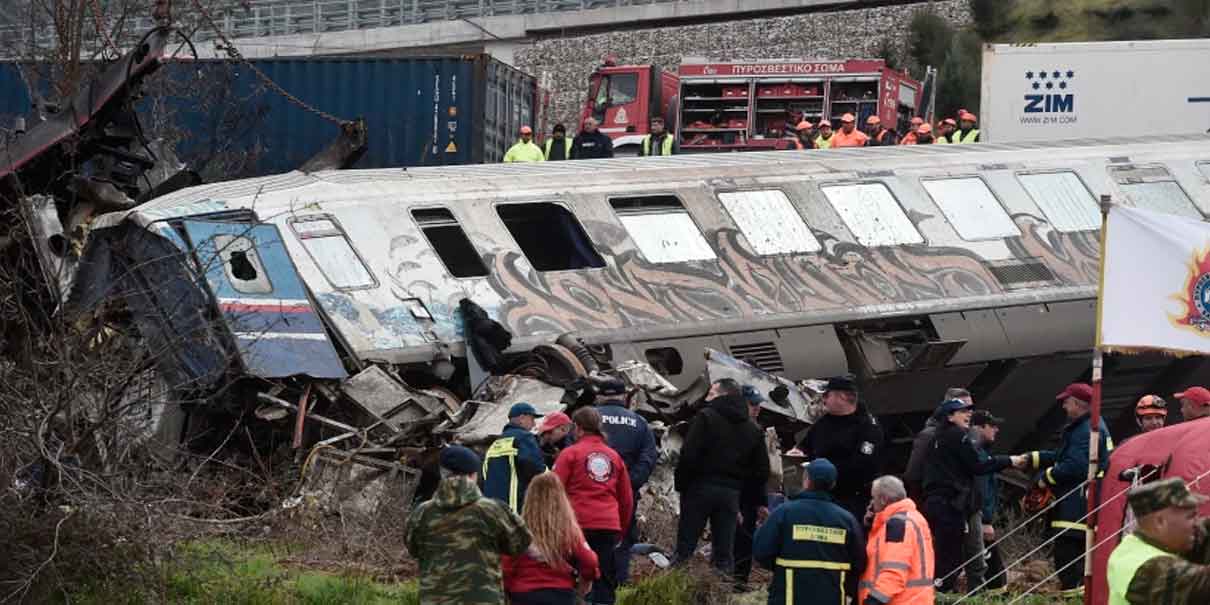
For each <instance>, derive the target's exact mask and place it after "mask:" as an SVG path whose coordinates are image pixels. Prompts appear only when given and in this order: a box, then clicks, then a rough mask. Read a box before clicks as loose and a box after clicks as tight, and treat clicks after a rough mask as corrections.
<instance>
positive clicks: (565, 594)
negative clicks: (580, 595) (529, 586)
mask: <svg viewBox="0 0 1210 605" xmlns="http://www.w3.org/2000/svg"><path fill="white" fill-rule="evenodd" d="M508 603H509V605H576V591H574V590H563V589H559V588H543V589H542V590H531V591H530V592H510V593H508Z"/></svg>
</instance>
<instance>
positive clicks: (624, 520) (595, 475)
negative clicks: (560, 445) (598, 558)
mask: <svg viewBox="0 0 1210 605" xmlns="http://www.w3.org/2000/svg"><path fill="white" fill-rule="evenodd" d="M555 474H556V475H558V476H559V479H562V480H563V487H564V488H566V489H567V497H568V498H569V499H570V500H571V507H572V509H574V510H575V511H576V519H577V520H578V521H579V522H580V527H581V528H583V529H584V530H585V531H588V530H593V529H595V530H606V531H617V532H620V531H622V530H623V529H624V528H626V527H629V526H630V516H631V515H632V514H634V494H633V493H632V492H631V491H630V476H629V475H628V474H627V473H626V464H625V463H624V462H622V457H621V456H619V455H618V453H617V452H615V451H613V448H611V447H609V445H607V444H606V443H605V439H603V438H601V437H600V436H598V435H584V436H583V437H581V438H580V440H579V441H576V442H575V444H574V445H572V446H571V447H569V448H567V449H565V450H563V451H562V452H559V457H558V458H555Z"/></svg>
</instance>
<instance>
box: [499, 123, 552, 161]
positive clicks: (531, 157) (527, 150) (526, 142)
mask: <svg viewBox="0 0 1210 605" xmlns="http://www.w3.org/2000/svg"><path fill="white" fill-rule="evenodd" d="M533 138H534V129H532V128H530V127H529V126H522V127H521V140H520V141H517V142H516V144H514V145H513V146H512V147H509V148H508V151H507V152H505V153H504V161H505V162H541V161H543V160H544V159H545V156H543V155H542V149H541V148H539V147H538V146H537V145H535V144H534V141H533Z"/></svg>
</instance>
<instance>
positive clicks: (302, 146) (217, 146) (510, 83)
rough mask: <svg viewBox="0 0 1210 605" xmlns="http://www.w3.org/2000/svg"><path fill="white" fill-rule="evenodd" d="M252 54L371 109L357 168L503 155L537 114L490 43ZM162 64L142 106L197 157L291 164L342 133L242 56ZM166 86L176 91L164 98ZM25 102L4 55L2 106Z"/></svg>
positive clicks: (310, 86) (264, 64)
mask: <svg viewBox="0 0 1210 605" xmlns="http://www.w3.org/2000/svg"><path fill="white" fill-rule="evenodd" d="M252 63H253V64H254V65H255V66H256V67H257V68H258V69H259V70H260V71H262V72H263V73H264V74H265V75H266V76H268V77H269V78H270V79H272V80H273V81H274V82H275V83H276V84H277V85H279V86H281V88H283V89H285V90H286V91H287V92H289V93H290V94H291V95H293V96H295V97H297V98H298V99H299V100H301V101H303V102H305V103H307V104H309V105H311V106H314V107H316V108H318V109H320V110H322V111H324V112H327V113H329V114H332V115H334V116H337V117H340V118H343V119H353V118H357V117H361V118H364V119H365V120H366V125H367V129H368V133H369V145H368V149H367V151H366V154H365V156H364V157H363V158H362V159H361V160H360V161H359V162H358V163H357V164H356V167H357V168H387V167H399V166H424V165H446V164H474V163H481V162H499V161H500V160H501V159H502V158H503V157H504V152H505V151H506V150H507V149H508V147H509V146H510V145H512V143H513V142H514V141H515V140H516V137H517V134H516V133H517V132H518V130H519V129H520V128H521V126H523V125H530V126H534V127H537V126H538V124H535V123H534V119H535V118H534V116H535V111H534V108H535V106H536V103H535V101H536V95H537V87H536V85H535V82H534V79H533V78H532V77H530V76H528V75H526V74H524V73H522V72H520V71H518V70H516V69H514V68H512V67H510V66H508V65H506V64H504V63H501V62H499V61H496V60H494V59H492V58H491V57H490V56H488V55H468V56H459V57H432V58H427V57H406V58H381V59H380V58H302V59H263V60H255V61H253V62H252ZM161 71H162V72H163V73H162V74H156V76H154V77H153V78H152V79H149V80H148V82H147V86H146V89H147V90H146V92H147V97H148V98H147V99H144V100H143V101H141V102H140V103H139V105H138V108H139V113H140V116H141V119H142V121H143V123H144V126H145V128H149V129H154V128H156V127H158V126H160V125H162V124H163V123H165V122H166V121H167V122H171V123H172V124H173V125H174V126H175V132H176V136H170V137H169V138H170V140H176V142H177V149H178V152H179V153H180V155H181V157H182V159H183V160H185V161H186V162H187V163H189V164H190V165H194V166H197V164H199V163H203V162H202V161H201V160H200V159H199V158H203V157H210V156H212V155H213V154H214V153H215V152H216V150H231V151H251V152H253V154H254V157H252V158H251V159H250V160H248V162H247V163H246V165H244V166H243V167H242V168H241V169H240V170H239V172H240V174H229V175H225V176H227V177H229V178H233V177H237V176H254V175H262V174H272V173H277V172H285V171H289V170H292V169H294V168H297V167H298V166H299V165H301V164H302V163H303V162H305V161H306V160H307V159H309V158H310V157H311V156H313V155H315V154H316V153H318V152H319V151H321V150H323V149H324V148H325V147H326V146H327V145H328V144H329V143H331V142H332V140H333V139H335V138H336V136H337V135H338V133H339V132H338V129H337V127H336V126H335V125H334V124H332V123H330V122H328V121H326V120H324V119H323V118H321V117H319V116H317V115H315V114H314V113H312V112H310V111H307V110H305V109H303V108H302V107H300V106H298V105H296V104H295V103H292V102H291V101H290V100H288V99H286V98H285V97H283V96H281V95H280V94H277V93H276V92H274V91H272V90H271V89H269V88H268V87H266V85H265V83H264V82H263V81H262V80H261V79H260V77H258V76H257V74H255V73H254V72H253V70H251V69H248V67H247V66H246V65H243V64H241V63H237V62H225V61H201V62H192V63H189V62H181V63H172V64H169V65H167V66H165V67H164V68H162V70H161ZM164 90H172V91H173V92H172V93H171V94H166V95H165V96H164V97H162V98H158V97H157V96H156V95H157V91H164ZM29 107H30V102H29V98H28V94H27V91H26V89H25V86H24V84H23V83H22V80H21V78H20V76H19V74H18V73H17V70H16V69H15V67H14V66H13V65H12V64H7V65H3V66H0V115H6V116H13V115H23V114H26V113H28V111H29ZM153 110H154V111H155V112H158V113H157V114H156V115H155V116H152V115H151V113H150V112H152V111H153ZM9 124H11V122H9V121H7V120H6V123H5V124H4V125H5V126H8V125H9ZM31 125H32V121H31ZM157 132H158V131H157Z"/></svg>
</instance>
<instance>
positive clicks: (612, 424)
mask: <svg viewBox="0 0 1210 605" xmlns="http://www.w3.org/2000/svg"><path fill="white" fill-rule="evenodd" d="M597 411H598V412H600V413H601V428H602V429H603V430H604V431H605V441H606V442H607V443H609V447H611V448H613V451H615V452H617V453H618V455H619V456H621V457H622V462H625V463H626V471H627V472H628V474H629V475H630V486H631V487H633V488H634V491H635V492H638V491H639V488H641V487H643V485H645V484H646V483H647V480H648V479H649V478H651V471H653V470H655V463H656V462H657V461H658V460H659V458H660V452H659V450H657V449H656V447H655V435H654V434H652V432H651V428H650V427H648V426H647V421H646V420H645V419H643V417H642V416H639V415H638V414H636V413H634V412H632V411H630V410H628V409H626V407H625V406H624V405H622V402H621V401H617V402H612V401H611V402H606V403H600V404H597Z"/></svg>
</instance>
